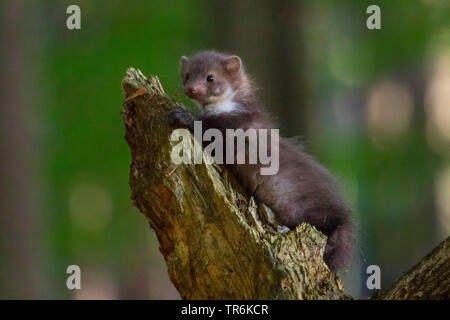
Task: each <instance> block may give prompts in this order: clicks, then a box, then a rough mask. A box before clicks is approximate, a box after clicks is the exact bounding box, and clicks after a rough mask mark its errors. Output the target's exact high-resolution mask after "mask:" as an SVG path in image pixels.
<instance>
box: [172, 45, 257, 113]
mask: <svg viewBox="0 0 450 320" xmlns="http://www.w3.org/2000/svg"><path fill="white" fill-rule="evenodd" d="M180 76H181V79H182V81H183V87H184V92H185V93H186V95H187V96H189V98H191V99H192V100H194V101H195V102H196V103H197V104H199V105H201V106H203V107H204V108H205V109H213V108H215V109H217V108H221V109H223V108H231V107H232V106H233V103H231V102H232V100H233V97H234V95H235V94H236V92H237V91H239V90H240V91H242V90H245V88H247V87H248V80H247V77H246V75H245V72H244V68H243V65H242V61H241V59H240V58H239V57H237V56H228V55H224V54H221V53H218V52H215V51H203V52H199V53H197V54H195V55H193V56H191V57H185V56H183V57H181V60H180Z"/></svg>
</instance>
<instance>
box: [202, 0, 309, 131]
mask: <svg viewBox="0 0 450 320" xmlns="http://www.w3.org/2000/svg"><path fill="white" fill-rule="evenodd" d="M210 3H211V4H210V15H211V17H212V19H211V20H212V21H213V23H214V25H213V28H212V30H213V32H212V35H211V36H212V39H211V47H212V48H215V49H218V50H223V51H225V52H230V53H233V54H237V55H239V56H241V57H242V59H243V61H244V64H245V65H246V66H247V70H248V71H249V73H250V74H251V75H252V76H253V78H254V79H255V80H256V84H257V85H258V86H260V87H261V90H260V96H261V102H262V104H263V105H264V106H265V107H267V109H269V110H272V111H275V110H276V113H275V112H274V115H275V116H276V117H277V118H278V120H279V127H280V130H281V134H282V135H284V136H294V135H301V136H304V135H306V134H307V127H306V125H307V123H308V121H307V117H308V109H307V106H308V100H309V94H308V91H309V90H308V86H307V81H306V79H305V77H306V76H305V72H304V59H303V57H304V54H305V51H304V47H303V33H302V29H303V28H302V25H301V24H302V16H301V15H302V3H301V1H295V0H288V1H268V0H263V1H248V0H243V1H241V0H231V1H213V2H210ZM249 12H251V13H252V15H251V17H249V16H248V14H249Z"/></svg>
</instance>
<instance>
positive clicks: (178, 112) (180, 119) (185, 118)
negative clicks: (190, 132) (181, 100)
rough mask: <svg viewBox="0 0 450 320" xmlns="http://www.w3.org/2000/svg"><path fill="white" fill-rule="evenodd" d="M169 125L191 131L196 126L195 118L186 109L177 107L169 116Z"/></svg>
mask: <svg viewBox="0 0 450 320" xmlns="http://www.w3.org/2000/svg"><path fill="white" fill-rule="evenodd" d="M169 124H170V125H171V126H174V127H186V128H189V129H190V128H191V127H192V126H193V124H194V116H193V115H192V114H191V113H190V112H189V111H188V110H187V109H186V108H184V107H180V106H177V107H175V108H174V110H173V111H172V112H171V113H170V114H169Z"/></svg>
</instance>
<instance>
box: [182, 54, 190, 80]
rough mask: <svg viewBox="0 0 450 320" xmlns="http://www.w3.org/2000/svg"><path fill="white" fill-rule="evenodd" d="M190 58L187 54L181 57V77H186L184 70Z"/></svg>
mask: <svg viewBox="0 0 450 320" xmlns="http://www.w3.org/2000/svg"><path fill="white" fill-rule="evenodd" d="M188 61H189V59H188V58H187V57H185V56H182V57H181V59H180V75H181V79H184V70H185V69H186V65H187V62H188Z"/></svg>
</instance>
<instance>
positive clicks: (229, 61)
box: [223, 56, 242, 76]
mask: <svg viewBox="0 0 450 320" xmlns="http://www.w3.org/2000/svg"><path fill="white" fill-rule="evenodd" d="M241 65H242V62H241V59H240V58H239V57H238V56H231V57H228V58H226V59H225V60H224V61H223V67H224V69H225V71H226V72H228V74H230V75H232V76H233V75H236V74H237V73H238V72H239V70H241Z"/></svg>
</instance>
